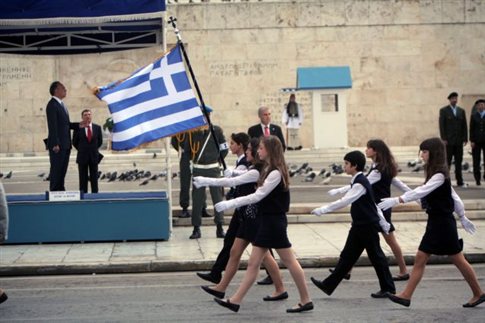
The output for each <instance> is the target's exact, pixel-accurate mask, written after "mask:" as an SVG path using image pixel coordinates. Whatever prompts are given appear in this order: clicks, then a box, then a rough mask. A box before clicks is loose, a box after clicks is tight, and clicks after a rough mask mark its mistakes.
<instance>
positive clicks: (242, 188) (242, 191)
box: [230, 156, 256, 198]
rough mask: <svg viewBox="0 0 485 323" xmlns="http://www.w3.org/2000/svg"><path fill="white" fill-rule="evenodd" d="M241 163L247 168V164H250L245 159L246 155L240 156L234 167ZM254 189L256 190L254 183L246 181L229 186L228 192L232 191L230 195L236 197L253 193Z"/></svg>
mask: <svg viewBox="0 0 485 323" xmlns="http://www.w3.org/2000/svg"><path fill="white" fill-rule="evenodd" d="M241 165H244V166H246V167H247V168H249V166H250V165H251V164H250V163H249V162H248V161H247V159H246V156H244V157H243V158H241V160H240V161H238V162H237V163H236V168H237V167H238V166H241ZM255 190H256V183H247V184H242V185H238V186H236V187H231V191H230V193H231V192H232V193H233V194H232V197H233V198H236V197H240V196H246V195H249V194H252V193H254V191H255Z"/></svg>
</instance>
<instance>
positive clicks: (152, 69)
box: [96, 45, 206, 150]
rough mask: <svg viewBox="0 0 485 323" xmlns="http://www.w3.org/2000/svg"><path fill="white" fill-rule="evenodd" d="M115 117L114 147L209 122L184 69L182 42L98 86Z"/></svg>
mask: <svg viewBox="0 0 485 323" xmlns="http://www.w3.org/2000/svg"><path fill="white" fill-rule="evenodd" d="M96 96H97V97H98V98H99V99H100V100H103V101H105V102H106V103H107V104H108V108H109V110H110V112H111V116H112V118H113V123H114V127H113V139H112V148H113V150H128V149H132V148H135V147H137V146H139V145H141V144H143V143H146V142H150V141H153V140H156V139H160V138H163V137H167V136H171V135H174V134H176V133H179V132H183V131H186V130H189V129H193V128H196V127H200V126H203V125H205V124H206V121H205V119H204V117H203V114H202V110H201V108H200V107H199V104H198V103H197V100H196V98H195V96H194V93H193V91H192V88H191V86H190V82H189V80H188V78H187V74H186V72H185V66H184V62H183V60H182V55H181V51H180V47H179V45H177V46H176V47H174V48H173V49H172V50H171V51H170V52H169V53H167V54H166V55H165V56H163V57H162V58H160V59H158V60H156V61H155V62H153V63H152V64H149V65H147V66H145V67H142V68H141V69H139V70H137V71H136V72H134V73H133V74H132V75H131V76H130V77H128V78H127V79H125V80H123V81H120V82H114V83H111V84H108V85H107V86H104V87H99V88H98V93H97V94H96Z"/></svg>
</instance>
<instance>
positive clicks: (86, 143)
mask: <svg viewBox="0 0 485 323" xmlns="http://www.w3.org/2000/svg"><path fill="white" fill-rule="evenodd" d="M81 117H82V121H83V122H82V123H83V124H84V125H85V127H84V128H79V129H78V130H75V131H74V137H73V139H72V141H73V145H74V147H76V149H77V157H76V163H77V166H78V170H79V190H80V191H81V192H83V193H87V192H88V178H89V181H90V182H91V193H98V164H99V161H100V153H99V147H101V145H102V144H103V134H102V132H101V127H100V126H99V125H97V124H94V123H93V122H92V121H93V119H92V118H93V117H92V113H91V110H89V109H85V110H83V112H81ZM88 170H89V177H88Z"/></svg>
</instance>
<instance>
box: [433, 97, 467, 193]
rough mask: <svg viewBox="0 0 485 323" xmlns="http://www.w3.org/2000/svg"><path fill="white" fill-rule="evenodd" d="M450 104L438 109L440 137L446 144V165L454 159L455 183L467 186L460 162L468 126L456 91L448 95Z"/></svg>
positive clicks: (449, 164) (449, 165)
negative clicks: (458, 103) (458, 104)
mask: <svg viewBox="0 0 485 323" xmlns="http://www.w3.org/2000/svg"><path fill="white" fill-rule="evenodd" d="M448 100H449V101H450V104H449V105H447V106H445V107H443V108H441V109H440V118H439V123H440V137H441V139H442V140H443V141H444V143H445V145H446V155H447V158H448V159H447V162H448V167H450V168H451V160H452V158H453V157H454V159H455V176H456V184H457V185H458V186H460V187H467V186H468V185H467V184H466V183H465V182H463V176H462V171H461V163H462V161H463V146H465V145H466V144H467V142H468V128H467V124H466V115H465V110H463V109H462V108H460V107H459V106H457V105H456V104H457V102H458V93H456V92H452V93H450V95H448Z"/></svg>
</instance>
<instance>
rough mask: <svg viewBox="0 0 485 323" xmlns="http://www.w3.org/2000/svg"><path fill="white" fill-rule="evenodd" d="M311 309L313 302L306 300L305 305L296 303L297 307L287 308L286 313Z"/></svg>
mask: <svg viewBox="0 0 485 323" xmlns="http://www.w3.org/2000/svg"><path fill="white" fill-rule="evenodd" d="M311 310H313V303H312V302H308V303H306V304H305V305H301V304H300V303H298V307H296V308H288V309H287V310H286V313H300V312H306V311H311Z"/></svg>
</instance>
